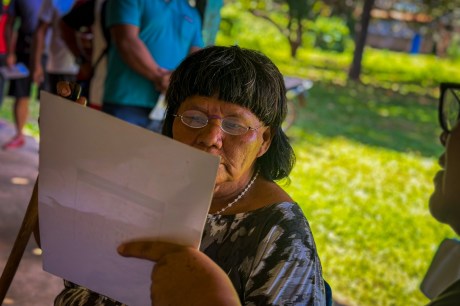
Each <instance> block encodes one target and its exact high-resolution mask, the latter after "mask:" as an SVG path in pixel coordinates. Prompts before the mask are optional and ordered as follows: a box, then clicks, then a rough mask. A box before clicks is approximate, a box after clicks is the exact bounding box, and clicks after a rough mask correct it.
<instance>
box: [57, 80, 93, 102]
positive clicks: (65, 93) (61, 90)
mask: <svg viewBox="0 0 460 306" xmlns="http://www.w3.org/2000/svg"><path fill="white" fill-rule="evenodd" d="M76 86H78V85H77V84H75V83H69V82H67V81H59V82H58V83H57V88H56V91H57V93H58V95H60V96H61V97H64V98H70V97H71V96H72V94H73V91H75V90H76ZM77 96H78V98H77V99H76V100H75V102H77V103H78V104H81V105H83V106H85V105H86V103H87V100H86V97H80V94H79V93H78V95H77ZM71 100H73V99H71Z"/></svg>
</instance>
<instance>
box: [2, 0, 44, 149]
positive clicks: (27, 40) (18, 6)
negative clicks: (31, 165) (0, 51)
mask: <svg viewBox="0 0 460 306" xmlns="http://www.w3.org/2000/svg"><path fill="white" fill-rule="evenodd" d="M41 4H42V1H41V0H12V1H11V3H10V5H9V7H8V11H7V14H8V17H7V18H8V19H7V22H6V26H5V32H4V33H5V41H6V45H7V56H6V64H7V66H8V67H9V68H11V69H13V67H14V66H15V65H16V64H17V63H23V64H25V65H26V66H29V63H30V60H31V52H32V39H33V35H34V32H35V31H36V29H37V25H38V13H39V9H40V6H41ZM15 22H19V23H20V25H19V27H18V29H17V30H15ZM38 65H39V66H41V65H42V57H41V56H40V57H39V59H38ZM29 68H30V66H29ZM29 71H30V69H29ZM31 84H32V83H31V78H30V74H29V76H28V77H24V78H20V79H15V80H11V82H10V88H9V95H11V96H13V97H14V98H15V101H14V106H13V113H14V116H13V117H14V123H15V127H16V134H15V135H14V136H13V138H12V139H11V140H9V141H8V142H7V143H5V144H4V145H3V146H2V148H3V149H4V150H10V149H16V148H20V147H22V146H23V145H24V144H25V137H24V135H23V128H24V125H25V123H26V121H27V117H28V114H29V97H30V89H31Z"/></svg>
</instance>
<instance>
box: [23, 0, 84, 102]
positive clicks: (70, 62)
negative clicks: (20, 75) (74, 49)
mask: <svg viewBox="0 0 460 306" xmlns="http://www.w3.org/2000/svg"><path fill="white" fill-rule="evenodd" d="M58 4H59V5H58ZM73 4H74V1H71V0H60V1H53V0H43V2H42V5H41V7H40V11H39V23H38V27H37V30H36V32H35V36H34V41H33V55H32V61H33V62H32V68H33V69H32V78H33V81H34V82H35V83H37V84H41V83H43V82H44V81H45V75H46V74H47V75H48V81H49V89H50V91H51V92H52V93H56V87H57V83H58V82H59V81H69V82H73V81H75V80H76V78H77V73H78V67H79V65H78V63H77V61H76V59H75V57H74V56H73V54H72V53H71V52H70V50H69V49H68V48H67V45H66V44H65V42H64V41H63V40H62V38H61V31H60V28H59V20H60V18H61V16H63V15H64V14H65V13H67V12H68V11H69V10H70V9H71V7H72V6H73ZM48 31H50V34H48ZM47 35H51V37H50V41H49V49H48V60H47V62H46V68H45V70H46V74H45V70H44V69H43V67H42V65H40V59H41V57H42V55H43V54H44V52H45V50H46V45H47Z"/></svg>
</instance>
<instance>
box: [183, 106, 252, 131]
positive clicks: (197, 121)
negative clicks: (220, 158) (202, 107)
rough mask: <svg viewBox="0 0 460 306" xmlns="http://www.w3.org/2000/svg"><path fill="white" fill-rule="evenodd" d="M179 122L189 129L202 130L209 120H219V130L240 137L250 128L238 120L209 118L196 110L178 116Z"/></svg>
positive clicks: (232, 118)
mask: <svg viewBox="0 0 460 306" xmlns="http://www.w3.org/2000/svg"><path fill="white" fill-rule="evenodd" d="M180 118H181V121H182V122H183V123H184V124H185V125H187V126H189V127H191V128H196V129H197V128H203V127H205V126H206V125H207V124H208V121H209V119H221V120H222V121H221V129H222V130H223V131H224V132H225V133H228V134H230V135H242V134H244V133H246V132H247V131H248V130H249V129H250V127H248V126H245V125H244V123H242V122H241V121H240V120H239V119H238V118H234V117H228V118H214V117H211V118H209V117H208V116H207V115H206V114H205V113H202V112H200V111H196V110H188V111H185V112H184V113H183V114H182V115H180Z"/></svg>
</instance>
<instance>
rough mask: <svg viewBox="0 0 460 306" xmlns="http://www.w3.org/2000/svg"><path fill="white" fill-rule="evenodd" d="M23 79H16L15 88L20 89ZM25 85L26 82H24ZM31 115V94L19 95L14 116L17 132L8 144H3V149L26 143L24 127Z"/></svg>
mask: <svg viewBox="0 0 460 306" xmlns="http://www.w3.org/2000/svg"><path fill="white" fill-rule="evenodd" d="M22 81H23V80H16V82H12V84H15V85H14V86H13V88H14V89H18V88H19V87H22V86H17V85H18V83H20V82H22ZM22 85H24V84H22ZM28 115H29V96H28V95H18V96H17V97H16V100H15V101H14V106H13V117H14V125H15V127H16V134H15V135H14V136H13V138H11V140H10V141H8V142H7V143H6V144H4V145H3V147H2V149H3V150H10V149H17V148H20V147H22V146H23V145H24V144H25V139H24V134H23V132H22V131H23V129H24V126H25V124H26V122H27V117H28Z"/></svg>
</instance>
